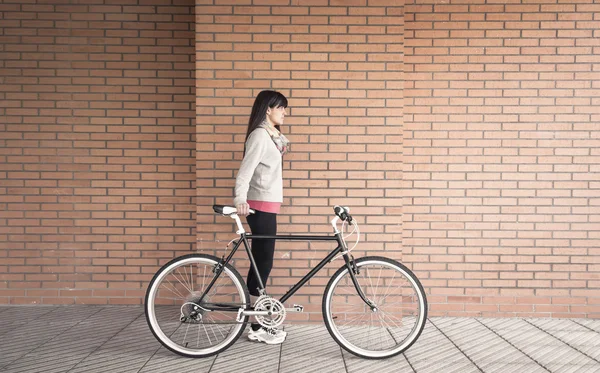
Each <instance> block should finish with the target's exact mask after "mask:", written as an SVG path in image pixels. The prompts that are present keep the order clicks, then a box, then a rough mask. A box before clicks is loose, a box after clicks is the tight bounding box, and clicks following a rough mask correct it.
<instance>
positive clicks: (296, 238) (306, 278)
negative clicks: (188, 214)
mask: <svg viewBox="0 0 600 373" xmlns="http://www.w3.org/2000/svg"><path fill="white" fill-rule="evenodd" d="M249 239H276V240H287V241H337V243H338V245H337V247H336V248H335V249H334V250H333V251H332V252H330V253H329V255H327V256H326V257H325V258H324V259H323V260H321V262H320V263H319V264H317V266H316V267H314V268H313V269H312V270H311V271H310V272H308V273H307V274H306V275H305V276H304V277H303V278H302V279H301V280H300V281H298V283H296V284H295V285H294V286H292V288H291V289H290V290H289V291H288V292H287V293H285V294H284V295H283V296H282V297H281V298H280V299H279V301H280V302H281V303H284V302H285V301H286V300H288V299H289V298H290V297H291V296H292V295H294V293H296V292H297V291H298V290H299V289H300V288H301V287H302V286H303V285H304V284H306V283H307V282H308V281H309V280H310V279H311V278H312V277H313V276H314V275H315V274H317V272H319V271H320V270H321V269H323V267H325V266H326V265H327V264H328V263H330V262H331V261H332V260H333V258H334V257H335V256H336V255H338V254H340V253H342V252H344V251H345V250H347V247H346V243H345V242H344V241H343V240H342V235H341V233H336V234H335V235H333V236H299V235H275V236H262V235H252V234H246V233H242V234H241V235H240V240H238V241H237V242H236V244H235V246H234V247H233V249H232V250H231V253H230V254H229V255H228V256H227V259H225V260H221V262H220V263H219V264H218V265H217V266H216V268H215V270H214V272H215V276H214V277H213V279H212V280H211V282H210V283H209V284H208V286H207V288H206V290H205V291H204V293H203V294H202V296H201V297H200V299H199V300H198V302H201V301H202V299H203V298H204V297H205V296H206V294H208V292H209V291H210V289H211V288H212V286H213V285H214V283H215V282H216V281H217V279H218V278H219V276H220V275H221V273H222V272H223V270H224V268H225V266H226V265H227V264H228V263H229V262H230V261H231V258H233V256H234V255H235V253H236V252H237V250H238V248H239V247H240V245H241V244H242V243H244V247H245V249H246V253H247V254H248V258H249V259H250V266H251V267H252V270H253V271H254V274H255V275H256V278H257V280H258V283H259V285H260V290H264V289H265V285H264V284H263V283H262V279H261V278H260V274H259V271H258V267H257V266H256V262H255V261H254V256H253V255H252V252H251V251H250V244H249V243H248V240H249ZM343 257H344V261H345V262H346V266H348V269H349V271H350V277H351V278H352V282H353V283H354V286H355V287H356V289H357V291H358V293H359V295H360V297H361V298H362V299H363V300H364V301H365V303H367V304H369V305H370V302H369V301H368V300H367V298H366V296H365V294H364V293H363V291H362V289H361V288H360V286H359V285H358V282H357V281H356V277H355V276H354V271H353V269H352V267H351V261H350V258H349V256H348V254H344V255H343ZM214 306H216V307H214ZM203 307H204V308H207V309H209V310H219V311H235V312H237V311H238V309H239V308H236V307H231V306H222V305H218V304H210V303H209V304H204V305H203Z"/></svg>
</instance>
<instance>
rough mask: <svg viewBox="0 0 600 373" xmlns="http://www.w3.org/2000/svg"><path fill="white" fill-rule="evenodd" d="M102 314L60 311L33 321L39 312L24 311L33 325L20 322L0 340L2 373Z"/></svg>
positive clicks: (92, 310)
mask: <svg viewBox="0 0 600 373" xmlns="http://www.w3.org/2000/svg"><path fill="white" fill-rule="evenodd" d="M15 311H16V310H15ZM45 311H48V310H47V309H46V310H45ZM100 311H102V308H97V307H84V308H79V307H74V308H71V307H57V308H55V309H52V310H51V311H50V312H43V313H40V314H39V315H37V316H36V317H33V316H32V315H33V314H34V313H35V312H31V311H30V310H28V309H24V314H25V315H29V316H27V317H30V318H29V319H28V320H30V321H28V322H22V323H21V322H18V323H17V324H16V325H17V327H16V328H13V329H10V330H8V331H7V332H6V333H4V334H3V335H2V338H0V370H2V369H3V368H6V367H7V366H10V365H11V364H12V363H15V362H16V360H18V359H20V358H21V357H23V356H26V355H27V354H29V353H30V352H32V351H35V350H36V349H38V348H40V346H43V345H44V344H46V343H47V342H48V341H51V340H52V339H54V338H56V337H57V336H60V335H61V334H62V333H65V332H66V331H68V330H69V329H70V328H72V327H74V326H75V325H77V324H78V323H80V322H81V321H83V320H85V319H87V318H89V317H92V316H93V315H94V314H96V313H98V312H100ZM13 312H14V311H13Z"/></svg>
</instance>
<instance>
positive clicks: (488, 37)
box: [403, 0, 600, 317]
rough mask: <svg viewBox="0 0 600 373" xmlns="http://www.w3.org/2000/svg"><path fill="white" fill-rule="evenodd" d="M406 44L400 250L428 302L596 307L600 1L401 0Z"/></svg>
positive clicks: (437, 309) (459, 310)
mask: <svg viewBox="0 0 600 373" xmlns="http://www.w3.org/2000/svg"><path fill="white" fill-rule="evenodd" d="M521 3H522V4H521ZM590 3H596V4H590ZM405 51H406V52H405V53H406V60H405V68H406V85H405V96H406V109H405V117H404V118H405V132H404V134H405V156H404V162H405V170H406V173H405V184H404V191H403V193H404V195H405V215H404V237H405V241H404V253H405V254H404V256H403V259H404V260H405V261H408V262H412V266H413V268H414V269H416V270H417V273H418V274H419V276H420V277H421V278H423V279H424V283H425V285H426V286H427V288H428V292H429V293H430V297H429V301H430V304H431V310H432V312H431V314H432V315H441V314H444V315H460V316H467V315H470V316H480V315H483V316H530V315H534V316H552V317H564V316H569V317H599V316H600V281H599V279H600V249H599V247H600V240H599V239H600V230H599V229H598V227H599V223H600V198H599V197H600V183H599V180H600V175H599V173H600V151H599V149H600V126H599V124H598V123H599V122H600V109H598V108H600V97H599V95H598V92H600V57H599V56H600V5H599V4H597V2H594V1H578V0H569V1H559V2H558V4H557V3H556V1H536V2H529V1H527V2H526V1H512V2H510V4H504V2H497V3H495V4H492V3H490V2H488V4H482V2H479V1H471V2H469V1H467V2H465V1H453V0H451V1H449V2H448V1H444V2H442V1H414V0H413V1H407V5H406V49H405Z"/></svg>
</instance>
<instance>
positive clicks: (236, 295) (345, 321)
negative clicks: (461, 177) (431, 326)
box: [145, 205, 427, 359]
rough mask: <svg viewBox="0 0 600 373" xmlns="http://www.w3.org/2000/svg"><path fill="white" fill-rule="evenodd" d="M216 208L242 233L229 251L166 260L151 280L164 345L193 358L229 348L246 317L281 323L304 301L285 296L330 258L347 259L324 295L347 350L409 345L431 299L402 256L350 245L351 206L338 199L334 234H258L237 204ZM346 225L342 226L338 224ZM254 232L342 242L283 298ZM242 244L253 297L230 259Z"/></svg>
mask: <svg viewBox="0 0 600 373" xmlns="http://www.w3.org/2000/svg"><path fill="white" fill-rule="evenodd" d="M213 210H214V211H215V212H216V213H218V214H221V215H224V216H229V217H231V218H232V219H234V220H235V222H236V224H237V228H238V231H237V234H238V235H239V238H236V239H234V240H232V241H231V242H230V243H229V245H228V246H227V247H229V246H230V245H231V244H234V246H233V249H232V250H231V252H230V253H229V255H228V256H227V257H225V255H223V256H222V257H221V258H220V259H219V258H218V257H216V256H212V255H205V254H189V255H184V256H181V257H178V258H175V259H173V260H171V261H170V262H168V263H167V264H165V265H164V266H163V267H162V268H161V269H160V270H159V271H158V272H157V273H156V274H155V275H154V278H153V279H152V281H151V282H150V284H149V286H148V290H147V292H146V300H145V312H146V320H147V321H148V325H149V326H150V329H151V330H152V333H153V334H154V336H155V337H156V338H157V339H158V340H159V341H160V343H161V344H162V345H163V346H165V347H166V348H167V349H169V350H171V351H173V352H175V353H177V354H180V355H183V356H188V357H208V356H211V355H215V354H218V353H220V352H222V351H224V350H226V349H227V348H229V347H230V346H231V345H232V344H233V343H235V341H236V340H237V339H238V338H239V337H240V335H241V334H242V333H243V331H244V329H245V327H246V324H247V322H248V319H249V317H255V319H256V321H257V322H258V323H259V324H260V325H262V326H264V327H267V328H274V327H278V326H280V325H281V324H282V323H283V322H284V320H285V318H286V314H287V313H288V312H302V311H303V307H302V306H301V305H294V306H293V307H291V308H285V306H284V303H285V302H286V301H287V300H288V299H289V298H290V297H291V296H292V295H293V294H294V293H296V292H297V291H298V289H300V288H301V287H302V286H303V285H304V284H305V283H306V282H307V281H308V280H310V279H311V278H312V277H313V276H314V275H315V274H316V273H317V272H318V271H319V270H321V269H322V268H323V267H324V266H325V265H327V264H328V263H330V262H331V261H332V260H334V259H336V258H338V257H342V258H343V260H344V264H343V265H342V266H341V267H340V268H339V269H338V270H337V272H335V274H334V275H333V276H332V277H331V280H329V283H328V284H327V286H326V287H325V293H324V294H323V307H322V312H323V319H324V321H325V325H326V326H327V330H328V331H329V334H331V336H332V337H333V339H334V340H335V341H336V342H337V343H338V344H339V345H340V346H341V347H343V348H344V349H345V350H347V351H348V352H351V353H353V354H354V355H357V356H360V357H363V358H367V359H383V358H388V357H391V356H394V355H397V354H400V353H402V352H403V351H405V350H406V349H408V348H409V347H410V346H411V345H412V344H413V343H414V342H415V341H416V340H417V338H419V335H420V334H421V332H422V331H423V328H424V326H425V322H426V320H427V299H426V297H425V292H424V291H423V287H422V286H421V283H420V282H419V280H418V279H417V278H416V277H415V275H414V274H413V273H412V272H411V271H410V270H409V269H408V268H406V267H405V266H404V265H402V264H401V263H399V262H397V261H395V260H392V259H389V258H384V257H380V256H367V257H363V258H359V259H355V258H354V257H353V255H352V254H351V250H352V249H348V246H347V244H346V240H345V238H347V237H349V236H350V234H348V235H347V236H344V228H345V227H346V226H347V225H348V226H349V224H352V225H353V226H354V230H353V232H352V233H354V232H355V231H356V243H355V244H354V246H353V247H352V248H354V247H355V246H356V244H358V242H359V240H360V231H359V230H358V224H357V223H356V221H355V220H354V219H352V216H351V215H350V213H349V209H348V208H343V207H339V206H336V207H335V208H334V212H335V215H336V216H335V218H334V219H333V220H332V221H331V225H332V227H333V232H334V234H333V235H329V236H327V235H326V236H312V235H310V236H300V235H275V236H264V235H262V236H259V235H252V234H247V233H246V232H245V230H244V227H243V226H242V223H241V221H240V218H239V216H238V215H237V214H236V209H235V208H234V207H229V206H222V205H215V206H213ZM339 221H341V222H342V224H341V231H340V230H338V227H337V226H338V223H339ZM251 239H277V240H291V241H337V247H336V248H335V249H334V250H333V251H331V252H330V253H329V255H327V256H326V257H325V258H324V259H323V260H322V261H321V262H320V263H319V264H318V265H317V266H316V267H314V268H313V269H312V270H311V271H310V272H308V274H306V276H304V277H303V278H302V279H301V280H300V281H299V282H298V283H297V284H296V285H294V286H293V287H292V288H291V289H290V290H289V291H288V292H287V293H286V294H285V295H283V296H282V297H281V298H280V299H279V300H277V299H275V298H274V297H271V296H269V295H268V293H267V291H266V290H265V286H264V284H263V283H262V281H261V280H260V276H259V275H258V269H257V267H256V263H255V261H254V258H253V256H252V252H251V250H250V245H249V243H248V241H249V240H251ZM242 244H243V246H244V248H245V249H246V253H247V254H248V258H249V259H250V265H251V268H252V270H253V271H254V273H255V274H256V275H257V276H256V277H257V279H258V281H259V284H260V288H259V292H260V294H261V296H259V298H258V299H257V300H256V302H255V303H254V304H250V294H249V292H248V288H247V286H246V284H245V282H244V281H243V280H242V277H241V276H240V274H239V272H238V271H237V270H236V269H235V268H234V267H233V266H232V265H231V264H230V261H231V259H232V257H233V256H234V254H235V253H236V251H237V250H238V248H239V247H240V246H241V245H242Z"/></svg>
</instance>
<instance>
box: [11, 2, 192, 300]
mask: <svg viewBox="0 0 600 373" xmlns="http://www.w3.org/2000/svg"><path fill="white" fill-rule="evenodd" d="M76 3H77V4H73V1H60V0H55V1H44V2H42V1H40V2H39V3H36V2H29V3H27V4H26V3H25V2H23V1H10V0H8V1H3V2H2V4H1V5H0V12H1V13H0V19H2V23H1V28H0V41H1V42H0V55H1V58H0V69H1V70H0V303H109V304H129V303H133V304H140V303H141V296H142V294H143V293H144V292H145V284H146V282H147V281H148V280H149V278H150V277H151V274H152V273H153V272H154V271H155V270H156V268H157V265H158V264H159V259H160V260H163V261H164V260H166V259H168V258H171V257H173V256H174V255H175V254H176V251H177V250H181V251H189V250H190V249H192V248H194V241H195V227H194V225H195V224H194V221H195V207H194V206H195V176H194V175H195V173H194V144H195V134H194V128H195V120H194V119H195V118H194V109H193V102H194V56H193V52H194V50H193V45H194V31H193V30H194V21H193V12H194V4H193V2H192V3H189V2H185V1H162V2H156V1H145V0H140V1H137V0H133V1H127V0H124V1H119V2H116V4H118V5H103V3H105V2H104V1H88V2H85V1H78V2H76Z"/></svg>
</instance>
